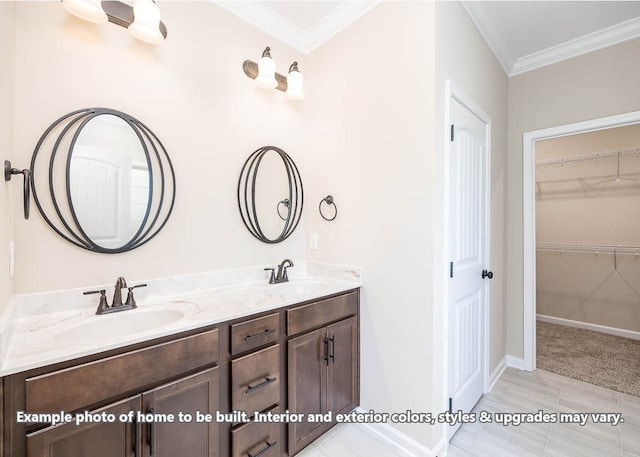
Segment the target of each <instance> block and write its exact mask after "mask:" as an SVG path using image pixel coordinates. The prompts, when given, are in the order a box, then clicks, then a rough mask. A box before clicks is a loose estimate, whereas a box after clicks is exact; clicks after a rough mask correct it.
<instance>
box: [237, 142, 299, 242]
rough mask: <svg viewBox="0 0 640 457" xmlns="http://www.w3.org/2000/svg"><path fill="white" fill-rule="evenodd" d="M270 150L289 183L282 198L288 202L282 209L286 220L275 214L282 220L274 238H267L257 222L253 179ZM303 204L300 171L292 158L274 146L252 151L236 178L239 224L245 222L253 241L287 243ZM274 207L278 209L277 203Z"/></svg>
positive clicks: (254, 179)
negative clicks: (278, 233) (280, 163)
mask: <svg viewBox="0 0 640 457" xmlns="http://www.w3.org/2000/svg"><path fill="white" fill-rule="evenodd" d="M269 151H274V152H276V153H278V155H280V158H281V159H282V162H283V163H284V167H285V169H286V172H287V178H288V181H289V182H288V187H289V195H288V196H287V197H286V198H285V200H287V205H285V206H286V208H287V209H288V211H287V217H286V219H285V218H283V217H282V216H280V212H278V215H279V216H280V218H281V219H283V220H284V227H283V228H282V232H281V233H280V235H279V236H278V237H277V238H275V239H270V238H268V237H267V236H266V235H265V234H264V232H263V231H262V229H261V228H260V222H259V221H258V214H257V210H256V189H255V184H256V178H257V176H258V170H259V168H260V162H261V161H262V159H263V158H264V156H265V154H266V153H267V152H269ZM285 200H283V201H282V202H284V201H285ZM282 202H280V203H282ZM303 205H304V189H303V187H302V178H301V177H300V172H299V171H298V167H297V166H296V164H295V162H294V161H293V159H291V157H289V155H288V154H287V153H286V152H284V151H283V150H282V149H280V148H278V147H276V146H263V147H261V148H259V149H257V150H256V151H254V152H253V153H252V154H251V155H250V156H249V158H248V159H247V160H246V161H245V163H244V165H243V166H242V171H241V172H240V178H239V179H238V209H239V211H240V216H241V217H242V222H244V225H245V227H247V230H249V232H250V233H251V234H252V235H253V236H254V237H255V238H256V239H258V240H260V241H262V242H263V243H268V244H275V243H280V242H281V241H284V240H286V239H287V238H288V237H289V236H290V235H291V234H292V233H293V231H294V230H295V229H296V227H297V226H298V224H299V223H300V219H301V217H302V208H303ZM277 206H278V207H277V210H278V209H279V206H280V204H278V205H277Z"/></svg>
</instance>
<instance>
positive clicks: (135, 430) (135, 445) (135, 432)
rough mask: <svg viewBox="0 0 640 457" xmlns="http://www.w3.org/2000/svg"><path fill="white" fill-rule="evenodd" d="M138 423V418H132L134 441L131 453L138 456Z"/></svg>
mask: <svg viewBox="0 0 640 457" xmlns="http://www.w3.org/2000/svg"><path fill="white" fill-rule="evenodd" d="M139 433H140V424H138V420H137V419H136V418H135V417H134V418H133V439H134V440H135V443H133V455H134V457H140V436H139Z"/></svg>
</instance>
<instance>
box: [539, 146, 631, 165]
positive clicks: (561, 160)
mask: <svg viewBox="0 0 640 457" xmlns="http://www.w3.org/2000/svg"><path fill="white" fill-rule="evenodd" d="M633 154H636V155H638V156H639V157H640V146H637V147H632V148H622V149H616V150H613V151H603V152H592V153H590V154H580V155H574V156H567V157H558V158H556V159H547V160H537V161H536V167H539V166H545V165H557V164H561V165H564V164H566V163H571V162H584V161H587V160H598V159H606V158H607V157H617V156H620V157H623V156H628V155H633Z"/></svg>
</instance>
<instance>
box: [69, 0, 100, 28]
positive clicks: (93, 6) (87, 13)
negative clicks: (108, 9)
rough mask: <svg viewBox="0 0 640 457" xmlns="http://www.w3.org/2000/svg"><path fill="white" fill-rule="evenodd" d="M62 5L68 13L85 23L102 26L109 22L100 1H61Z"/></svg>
mask: <svg viewBox="0 0 640 457" xmlns="http://www.w3.org/2000/svg"><path fill="white" fill-rule="evenodd" d="M62 5H63V6H64V8H65V9H66V10H67V11H68V12H69V13H71V14H73V15H74V16H78V17H79V18H80V19H84V20H85V21H89V22H95V23H97V24H102V23H105V22H107V21H108V20H109V18H108V17H107V13H105V12H104V10H103V9H102V3H101V2H100V0H63V1H62Z"/></svg>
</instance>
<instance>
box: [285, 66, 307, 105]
mask: <svg viewBox="0 0 640 457" xmlns="http://www.w3.org/2000/svg"><path fill="white" fill-rule="evenodd" d="M303 84H304V78H303V77H302V73H300V70H298V62H293V64H292V65H291V67H289V76H287V91H286V92H285V93H284V95H285V96H286V97H287V98H290V99H292V100H301V99H303V98H304V89H303V87H302V86H303Z"/></svg>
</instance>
